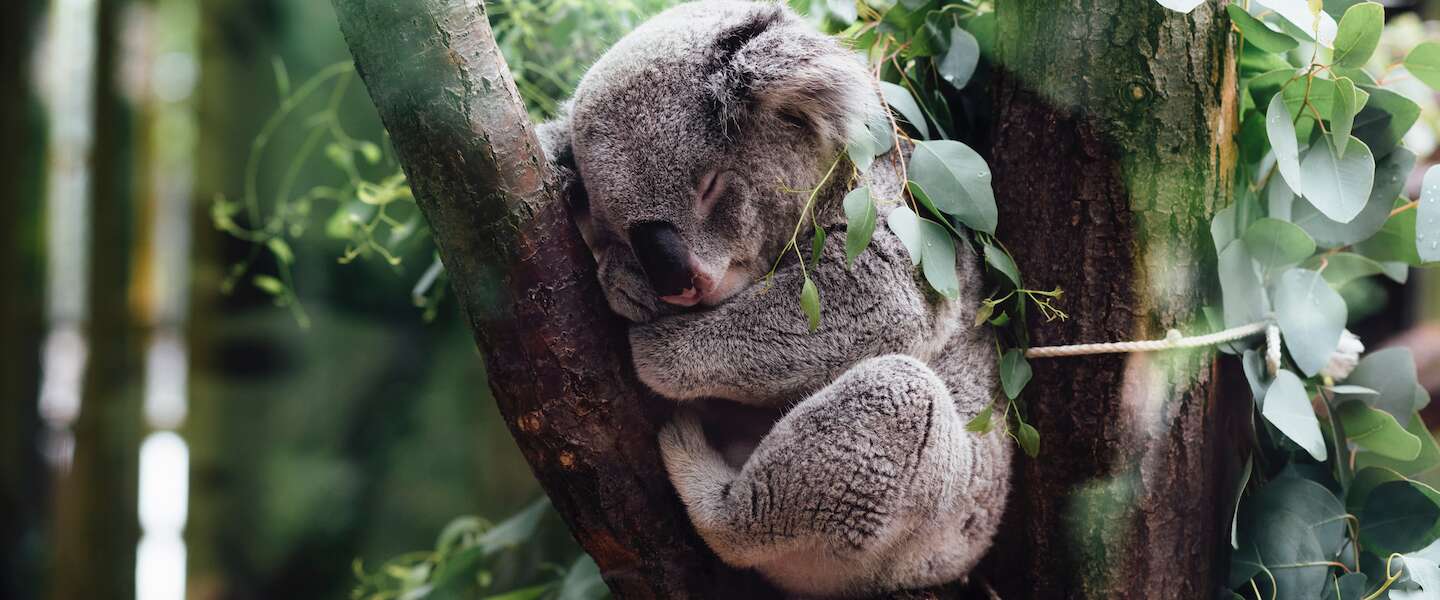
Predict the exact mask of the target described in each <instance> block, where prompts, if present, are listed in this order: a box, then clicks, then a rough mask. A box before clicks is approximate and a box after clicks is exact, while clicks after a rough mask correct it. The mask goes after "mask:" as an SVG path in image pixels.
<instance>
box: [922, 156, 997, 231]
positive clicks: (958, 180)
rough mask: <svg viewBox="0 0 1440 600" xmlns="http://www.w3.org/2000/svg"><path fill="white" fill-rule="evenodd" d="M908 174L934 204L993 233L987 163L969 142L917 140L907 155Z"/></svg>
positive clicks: (992, 199)
mask: <svg viewBox="0 0 1440 600" xmlns="http://www.w3.org/2000/svg"><path fill="white" fill-rule="evenodd" d="M909 175H910V179H911V180H912V181H914V182H915V183H916V184H918V185H919V186H920V187H921V188H923V189H924V190H925V193H926V194H927V195H929V197H930V200H931V201H932V202H934V203H935V206H936V208H939V209H940V210H941V211H944V212H945V213H947V214H951V215H955V218H957V219H959V220H960V222H961V223H964V224H965V225H966V226H968V227H970V228H971V229H974V230H976V231H983V232H985V233H995V225H996V222H997V221H998V215H997V212H996V208H995V192H994V191H993V190H991V188H990V167H989V166H988V165H986V164H985V159H984V158H981V157H980V155H979V154H977V153H976V152H975V151H974V150H971V149H970V147H969V146H966V145H965V144H962V143H960V142H954V141H950V140H938V141H930V142H918V143H916V144H915V150H914V152H913V153H912V154H911V155H910V165H909Z"/></svg>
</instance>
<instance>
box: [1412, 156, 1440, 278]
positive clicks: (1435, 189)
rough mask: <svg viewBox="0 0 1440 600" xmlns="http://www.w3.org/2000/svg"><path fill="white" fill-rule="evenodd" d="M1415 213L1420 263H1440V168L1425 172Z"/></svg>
mask: <svg viewBox="0 0 1440 600" xmlns="http://www.w3.org/2000/svg"><path fill="white" fill-rule="evenodd" d="M1415 211H1416V212H1415V252H1416V254H1417V255H1418V256H1419V258H1420V262H1435V261H1440V166H1432V167H1430V168H1429V169H1427V170H1426V171H1425V181H1424V183H1422V184H1421V185H1420V200H1419V205H1418V206H1416V207H1415Z"/></svg>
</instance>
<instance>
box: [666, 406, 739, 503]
mask: <svg viewBox="0 0 1440 600" xmlns="http://www.w3.org/2000/svg"><path fill="white" fill-rule="evenodd" d="M660 457H661V458H662V459H664V461H665V470H666V471H667V472H668V473H670V481H671V482H673V483H674V484H675V488H676V490H678V491H679V492H680V495H681V496H682V497H688V496H691V495H693V494H695V493H698V492H699V491H700V490H702V489H704V487H705V486H706V485H707V484H716V483H719V482H721V481H723V480H728V479H729V478H730V476H731V475H732V473H731V471H730V467H729V466H727V465H726V464H725V461H724V459H723V458H722V457H721V456H720V453H719V452H717V451H716V450H715V449H714V448H712V447H711V446H710V442H709V440H707V439H705V429H704V428H703V427H701V425H700V419H699V417H697V416H696V415H695V413H693V412H690V411H680V412H677V413H676V414H675V419H674V420H672V421H670V422H669V423H667V424H665V426H664V427H663V428H661V429H660Z"/></svg>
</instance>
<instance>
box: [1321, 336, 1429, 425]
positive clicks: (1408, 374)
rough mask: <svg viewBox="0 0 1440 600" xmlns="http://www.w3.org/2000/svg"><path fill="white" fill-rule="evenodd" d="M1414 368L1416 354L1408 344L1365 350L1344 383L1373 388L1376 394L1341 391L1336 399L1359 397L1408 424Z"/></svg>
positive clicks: (1411, 410)
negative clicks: (1365, 352)
mask: <svg viewBox="0 0 1440 600" xmlns="http://www.w3.org/2000/svg"><path fill="white" fill-rule="evenodd" d="M1418 381H1419V376H1418V375H1417V374H1416V372H1415V356H1414V355H1413V354H1411V352H1410V349H1409V348H1404V347H1394V348H1385V349H1384V350H1378V351H1375V352H1371V353H1369V354H1366V355H1365V357H1364V358H1362V359H1360V364H1357V365H1355V370H1354V371H1352V372H1351V373H1350V377H1349V378H1347V379H1346V380H1345V383H1347V384H1350V385H1358V386H1361V387H1366V388H1370V389H1372V390H1375V392H1376V393H1375V394H1355V395H1352V394H1341V395H1339V396H1338V397H1337V401H1339V402H1345V401H1349V400H1359V401H1362V402H1364V403H1365V404H1368V405H1370V406H1372V407H1374V408H1378V409H1380V410H1383V411H1385V412H1387V413H1390V414H1391V415H1392V416H1394V417H1395V419H1396V420H1398V421H1399V422H1400V424H1401V425H1407V424H1409V422H1410V413H1411V412H1414V411H1415V410H1416V408H1415V386H1417V385H1419V383H1418Z"/></svg>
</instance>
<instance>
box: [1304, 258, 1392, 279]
mask: <svg viewBox="0 0 1440 600" xmlns="http://www.w3.org/2000/svg"><path fill="white" fill-rule="evenodd" d="M1305 264H1306V268H1313V269H1317V270H1319V269H1320V266H1321V264H1322V262H1321V259H1320V258H1319V257H1316V258H1315V259H1313V260H1311V261H1307V262H1306V263H1305ZM1323 265H1324V270H1321V271H1320V275H1321V276H1322V277H1324V278H1325V281H1326V282H1328V283H1329V284H1330V286H1331V287H1335V288H1339V287H1340V286H1343V285H1345V284H1347V283H1350V282H1351V281H1354V280H1356V279H1360V278H1361V277H1369V276H1371V275H1379V274H1380V273H1383V272H1384V271H1385V268H1384V267H1382V266H1381V265H1380V263H1378V262H1375V261H1373V260H1370V259H1368V258H1365V257H1363V256H1360V255H1359V254H1355V253H1353V252H1341V253H1339V254H1335V255H1331V256H1327V257H1325V258H1324V259H1323Z"/></svg>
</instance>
